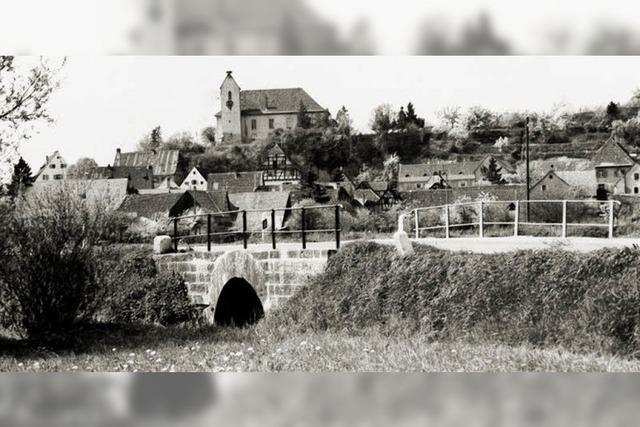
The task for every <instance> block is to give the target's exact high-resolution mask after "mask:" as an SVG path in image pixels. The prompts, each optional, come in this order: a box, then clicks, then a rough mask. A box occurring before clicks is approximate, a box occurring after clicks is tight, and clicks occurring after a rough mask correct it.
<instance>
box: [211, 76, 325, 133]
mask: <svg viewBox="0 0 640 427" xmlns="http://www.w3.org/2000/svg"><path fill="white" fill-rule="evenodd" d="M301 105H304V107H305V109H306V110H307V113H308V115H309V117H310V118H311V120H316V119H318V118H320V117H321V116H322V115H323V114H326V112H327V110H326V109H325V108H322V106H320V104H318V103H317V102H316V101H315V100H314V99H313V98H312V97H311V96H310V95H309V94H308V93H307V92H306V91H305V90H304V89H302V88H292V89H258V90H242V89H240V86H239V85H238V83H237V82H236V80H235V79H234V78H233V75H232V72H231V71H227V76H226V77H225V79H224V81H223V82H222V85H221V86H220V111H219V112H218V113H217V114H216V122H217V125H216V131H217V135H216V140H217V141H221V142H223V143H230V144H234V143H241V142H252V141H256V140H264V139H266V138H268V137H269V135H270V134H271V133H273V132H274V131H276V130H278V129H283V130H289V129H295V128H296V127H297V125H298V112H299V111H300V106H301Z"/></svg>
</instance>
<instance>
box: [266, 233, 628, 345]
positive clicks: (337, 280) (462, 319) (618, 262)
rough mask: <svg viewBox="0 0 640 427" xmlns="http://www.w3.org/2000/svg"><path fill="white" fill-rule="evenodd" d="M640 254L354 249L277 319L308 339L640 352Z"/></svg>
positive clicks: (297, 296) (368, 245) (335, 259)
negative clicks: (413, 336) (410, 332)
mask: <svg viewBox="0 0 640 427" xmlns="http://www.w3.org/2000/svg"><path fill="white" fill-rule="evenodd" d="M639 255H640V253H639V251H638V250H637V249H636V250H633V249H624V250H601V251H598V252H593V253H588V254H585V253H577V252H571V251H564V250H559V249H549V250H542V251H519V252H513V253H504V254H460V253H452V252H446V251H439V250H435V249H433V248H429V247H420V246H419V247H417V248H416V253H415V254H414V255H411V256H407V257H399V256H398V255H397V254H396V253H395V251H394V250H393V248H390V247H386V246H381V245H377V244H374V243H355V244H351V245H347V246H345V247H344V248H343V249H342V250H341V251H340V252H339V253H338V254H337V255H335V256H334V257H332V258H331V259H330V260H329V263H328V265H327V269H326V271H325V272H324V273H323V274H321V275H319V276H317V277H315V278H312V279H310V282H309V283H308V285H309V286H307V287H305V288H303V289H302V290H301V291H299V292H298V293H296V294H295V295H294V296H293V297H292V298H291V299H290V300H289V301H288V302H287V303H286V304H285V305H284V306H283V307H282V308H281V309H279V310H278V311H276V313H275V314H274V316H273V317H274V319H275V320H276V321H280V322H284V323H285V324H287V325H288V326H289V327H290V328H297V329H299V330H303V331H304V330H309V329H312V330H324V329H331V330H350V331H358V330H361V329H364V328H366V327H368V326H369V325H371V324H383V325H392V324H398V322H397V321H398V320H400V321H401V322H400V323H401V324H403V325H409V326H410V327H411V328H414V329H415V330H419V331H422V332H424V333H427V334H431V335H432V336H433V337H434V338H436V339H442V340H456V339H472V340H479V341H484V342H486V341H498V342H502V343H506V344H510V345H520V344H525V343H526V344H533V345H538V346H546V345H552V346H564V347H567V348H570V349H572V350H578V351H581V350H589V351H603V350H604V351H610V352H614V353H621V354H637V352H638V351H640V310H638V307H639V306H640V283H638V280H637V277H638V274H640V256H639Z"/></svg>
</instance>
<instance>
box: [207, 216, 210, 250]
mask: <svg viewBox="0 0 640 427" xmlns="http://www.w3.org/2000/svg"><path fill="white" fill-rule="evenodd" d="M207 251H208V252H211V214H208V215H207Z"/></svg>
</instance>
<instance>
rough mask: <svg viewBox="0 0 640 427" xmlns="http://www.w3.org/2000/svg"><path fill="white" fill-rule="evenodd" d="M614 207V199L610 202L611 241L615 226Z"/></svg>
mask: <svg viewBox="0 0 640 427" xmlns="http://www.w3.org/2000/svg"><path fill="white" fill-rule="evenodd" d="M613 206H614V201H613V199H612V200H609V238H610V239H613V225H614V217H613Z"/></svg>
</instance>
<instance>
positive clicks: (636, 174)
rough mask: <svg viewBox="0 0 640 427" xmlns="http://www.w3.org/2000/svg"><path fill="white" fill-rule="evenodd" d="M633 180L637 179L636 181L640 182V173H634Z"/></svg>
mask: <svg viewBox="0 0 640 427" xmlns="http://www.w3.org/2000/svg"><path fill="white" fill-rule="evenodd" d="M633 179H635V180H636V181H640V173H634V174H633Z"/></svg>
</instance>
